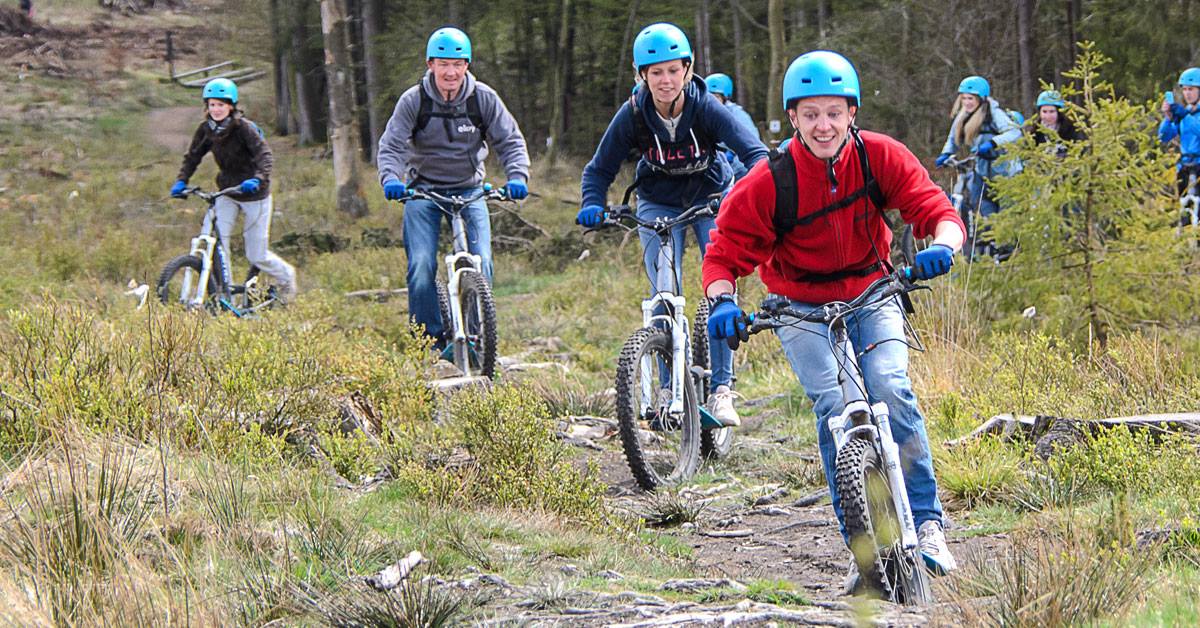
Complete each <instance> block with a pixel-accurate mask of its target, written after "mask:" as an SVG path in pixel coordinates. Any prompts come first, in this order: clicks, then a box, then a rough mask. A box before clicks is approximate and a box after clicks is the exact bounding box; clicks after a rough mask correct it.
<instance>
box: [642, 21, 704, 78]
mask: <svg viewBox="0 0 1200 628" xmlns="http://www.w3.org/2000/svg"><path fill="white" fill-rule="evenodd" d="M676 59H686V60H687V61H689V62H690V61H691V60H692V44H691V43H690V42H688V38H687V35H684V34H683V31H681V30H679V27H678V26H675V25H674V24H668V23H667V22H659V23H657V24H651V25H649V26H647V27H646V28H643V29H642V32H640V33H638V36H637V38H636V39H634V40H633V65H634V66H635V67H636V68H638V69H639V70H640V69H642V68H644V67H646V66H648V65H654V64H655V63H662V62H664V61H674V60H676Z"/></svg>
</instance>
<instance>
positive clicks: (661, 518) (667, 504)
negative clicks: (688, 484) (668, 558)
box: [638, 489, 708, 528]
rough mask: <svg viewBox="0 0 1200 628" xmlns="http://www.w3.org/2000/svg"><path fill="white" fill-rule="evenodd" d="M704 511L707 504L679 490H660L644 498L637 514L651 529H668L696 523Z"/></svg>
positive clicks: (706, 508)
mask: <svg viewBox="0 0 1200 628" xmlns="http://www.w3.org/2000/svg"><path fill="white" fill-rule="evenodd" d="M706 510H708V503H707V502H704V501H701V500H698V499H693V498H692V497H689V496H687V495H685V494H684V493H683V492H682V491H679V490H670V489H660V490H658V491H656V492H655V493H652V494H651V495H649V496H647V497H646V499H645V501H644V502H643V504H642V508H641V509H640V511H639V513H638V514H639V516H640V517H641V518H642V521H644V522H645V523H646V525H648V526H650V527H652V528H670V527H675V526H680V525H683V524H685V523H697V522H698V521H699V520H700V517H701V516H702V515H703V514H704V512H705V511H706Z"/></svg>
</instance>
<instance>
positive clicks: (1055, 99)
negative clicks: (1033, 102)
mask: <svg viewBox="0 0 1200 628" xmlns="http://www.w3.org/2000/svg"><path fill="white" fill-rule="evenodd" d="M1046 105H1050V106H1052V107H1058V108H1059V109H1062V108H1063V107H1066V106H1067V101H1065V100H1063V97H1062V94H1060V93H1058V90H1056V89H1048V90H1046V91H1044V92H1042V93H1040V94H1038V99H1037V106H1038V107H1039V108H1040V107H1045V106H1046Z"/></svg>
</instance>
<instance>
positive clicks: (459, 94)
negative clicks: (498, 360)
mask: <svg viewBox="0 0 1200 628" xmlns="http://www.w3.org/2000/svg"><path fill="white" fill-rule="evenodd" d="M425 56H426V64H427V65H428V67H429V71H428V72H426V73H425V77H424V78H423V79H421V82H420V83H418V84H417V85H414V86H413V87H410V88H409V89H408V90H407V91H405V92H404V94H402V95H401V96H400V100H399V101H397V102H396V109H395V111H394V112H393V113H392V117H391V119H390V120H388V124H387V128H386V129H385V130H384V132H383V137H381V138H379V153H378V155H379V157H378V159H379V181H380V183H381V184H382V185H383V194H384V196H385V197H386V198H387V199H388V200H389V201H403V200H404V198H405V195H406V193H407V191H408V189H409V188H410V187H411V188H414V189H423V190H433V191H436V192H438V193H440V194H443V195H456V194H457V195H467V194H471V193H474V192H476V191H477V190H478V189H479V188H480V186H482V185H483V182H484V176H485V173H484V168H483V160H484V159H485V158H486V157H487V154H488V147H489V145H490V146H491V147H492V148H494V149H495V150H496V151H497V152H498V154H499V157H500V162H501V163H502V164H504V171H505V174H506V175H507V177H508V183H506V184H505V186H504V189H505V192H507V193H508V197H509V198H512V199H522V198H525V196H527V195H528V193H529V188H528V183H527V182H528V180H529V151H528V149H527V148H526V146H525V137H524V136H523V135H521V130H520V128H518V127H517V122H516V120H514V119H513V117H512V114H510V113H509V112H508V109H507V108H506V107H505V106H504V102H503V101H502V100H500V97H499V96H498V95H496V92H495V91H494V90H493V89H492V88H491V87H489V86H487V85H485V84H483V83H481V82H479V81H476V80H475V77H474V76H472V75H471V74H470V72H468V71H467V70H468V66H469V65H470V63H471V40H470V38H468V37H467V35H466V33H464V32H462V31H461V30H459V29H457V28H453V27H444V28H440V29H438V30H436V31H434V33H433V35H431V36H430V37H429V43H428V45H427V46H426V54H425ZM444 216H445V214H444V213H443V212H442V211H441V210H440V209H439V208H438V207H437V206H435V205H434V204H433V203H432V202H430V201H424V200H412V201H408V202H406V203H405V207H404V250H405V252H406V253H407V256H408V311H409V317H410V318H411V319H412V320H413V322H415V323H419V324H421V325H424V326H425V333H426V334H428V335H429V336H432V337H433V338H434V341H435V343H436V345H435V346H436V347H438V348H439V349H440V348H441V347H442V346H444V344H445V339H444V337H443V332H444V331H445V330H444V326H443V321H442V320H441V313H440V311H439V308H438V303H437V287H436V285H435V283H434V281H435V278H436V276H437V263H438V259H437V253H438V251H437V249H438V236H439V233H440V230H441V224H442V220H443V217H444ZM463 219H464V220H465V221H466V225H467V246H468V248H469V249H470V251H471V253H474V254H475V255H478V256H479V257H480V258H481V260H482V265H483V273H484V276H485V277H487V280H488V281H489V282H491V280H492V233H491V229H492V228H491V221H490V220H489V219H488V209H487V203H486V202H485V201H484V200H483V199H480V200H478V201H476V202H474V203H472V204H471V205H469V206H467V207H466V208H465V209H464V210H463Z"/></svg>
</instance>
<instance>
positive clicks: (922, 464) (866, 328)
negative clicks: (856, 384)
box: [775, 299, 942, 537]
mask: <svg viewBox="0 0 1200 628" xmlns="http://www.w3.org/2000/svg"><path fill="white" fill-rule="evenodd" d="M792 306H793V307H795V308H797V309H799V310H801V311H809V310H812V309H815V308H816V307H818V306H817V305H813V304H807V303H799V302H793V303H792ZM846 328H847V332H848V333H849V336H850V342H851V343H852V344H853V345H854V346H855V348H856V349H857V350H858V351H862V350H863V348H864V347H868V346H872V345H874V346H875V348H874V349H872V350H871V351H869V352H868V353H866V355H863V356H862V357H861V358H859V367H860V368H861V370H862V373H863V378H864V379H865V380H866V385H867V393H868V395H867V396H868V401H869V402H870V403H878V402H880V401H882V402H884V403H886V404H887V406H888V410H890V411H891V424H892V437H893V438H894V439H895V441H896V445H897V446H898V447H899V448H900V466H901V468H902V469H903V471H904V483H905V485H906V486H907V488H908V501H909V503H910V504H911V506H912V513H913V520H914V522H915V523H916V524H917V527H920V525H921V524H922V523H924V522H926V521H929V520H933V521H938V522H940V521H942V503H941V501H940V500H939V499H938V495H937V481H936V480H935V479H934V477H933V459H932V458H931V456H930V454H929V439H928V437H927V436H926V434H925V418H924V417H923V416H921V411H920V409H918V408H917V397H916V395H914V394H913V390H912V382H910V381H909V379H908V347H907V346H906V345H905V344H904V343H903V342H884V341H885V340H890V339H897V340H901V341H902V340H903V339H904V314H903V312H902V311H901V309H900V303H899V302H898V301H897V300H896V299H892V300H891V301H888V302H887V303H886V304H884V305H882V306H881V307H879V308H878V309H867V310H863V311H859V312H856V313H855V314H854V315H853V316H851V317H850V318H849V319H847V321H846ZM775 333H776V335H777V336H779V341H780V343H781V344H782V345H783V352H784V354H785V355H787V359H788V362H789V363H791V365H792V370H793V371H795V373H796V378H797V379H799V380H800V384H801V385H802V386H804V392H805V393H807V394H808V398H809V399H810V400H812V403H813V412H814V413H815V414H816V415H817V443H818V446H819V447H820V450H821V464H822V465H823V466H824V468H825V481H826V482H827V483H828V484H829V494H830V496H831V497H832V498H833V512H834V514H836V515H837V519H838V526H839V527H840V528H841V531H842V536H843V537H845V536H846V523H845V518H844V515H843V513H842V501H841V497H840V496H839V495H838V491H837V485H836V483H835V480H834V477H835V475H834V474H835V467H834V464H835V460H836V458H837V450H836V449H835V445H834V442H833V435H832V434H831V433H830V432H829V419H830V417H833V416H837V415H838V414H840V413H841V412H842V409H843V407H844V405H845V404H844V402H843V400H842V389H841V387H840V386H839V385H838V369H837V361H836V359H835V356H834V354H833V352H832V351H830V349H829V336H828V334H829V327H828V326H826V325H823V324H820V323H801V324H798V325H797V326H795V327H780V328H778V329H776V330H775Z"/></svg>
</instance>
